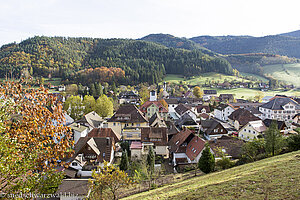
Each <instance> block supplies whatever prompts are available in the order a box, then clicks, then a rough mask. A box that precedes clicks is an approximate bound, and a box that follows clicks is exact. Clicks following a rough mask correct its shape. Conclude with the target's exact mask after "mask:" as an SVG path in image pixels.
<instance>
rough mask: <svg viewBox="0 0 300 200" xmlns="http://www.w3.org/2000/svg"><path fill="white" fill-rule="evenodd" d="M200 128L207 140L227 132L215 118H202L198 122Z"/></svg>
mask: <svg viewBox="0 0 300 200" xmlns="http://www.w3.org/2000/svg"><path fill="white" fill-rule="evenodd" d="M200 130H201V131H202V132H203V133H204V137H205V138H207V139H208V140H210V139H213V138H219V137H221V136H222V135H227V134H228V131H227V130H226V128H225V127H224V126H223V125H222V124H221V123H220V122H219V121H217V120H215V119H208V120H202V121H201V123H200Z"/></svg>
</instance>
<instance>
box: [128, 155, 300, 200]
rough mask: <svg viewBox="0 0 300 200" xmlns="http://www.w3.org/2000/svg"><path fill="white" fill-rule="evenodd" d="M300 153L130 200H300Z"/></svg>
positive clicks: (198, 178) (264, 161) (256, 163)
mask: <svg viewBox="0 0 300 200" xmlns="http://www.w3.org/2000/svg"><path fill="white" fill-rule="evenodd" d="M299 172H300V151H297V152H292V153H288V154H284V155H280V156H276V157H273V158H268V159H264V160H260V161H257V162H254V163H250V164H246V165H242V166H238V167H234V168H231V169H228V170H224V171H221V172H216V173H211V174H207V175H204V176H200V177H196V178H192V179H189V180H186V181H182V182H179V183H175V184H172V185H168V186H164V187H161V188H158V189H155V190H151V191H149V192H144V193H140V194H136V195H133V196H130V197H127V198H126V199H172V200H173V199H299V198H300V173H299Z"/></svg>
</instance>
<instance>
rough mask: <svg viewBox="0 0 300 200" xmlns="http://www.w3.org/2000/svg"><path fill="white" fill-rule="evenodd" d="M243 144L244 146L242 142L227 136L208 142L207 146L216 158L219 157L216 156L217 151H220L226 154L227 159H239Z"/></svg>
mask: <svg viewBox="0 0 300 200" xmlns="http://www.w3.org/2000/svg"><path fill="white" fill-rule="evenodd" d="M243 144H245V142H244V141H243V140H240V139H238V138H236V137H230V136H227V135H223V136H222V137H220V138H217V139H214V140H210V141H209V146H210V148H211V149H212V151H213V152H214V155H215V157H216V158H218V157H220V155H218V150H219V149H221V150H222V151H223V152H224V153H226V154H228V157H229V158H232V159H239V158H240V155H241V153H242V146H243Z"/></svg>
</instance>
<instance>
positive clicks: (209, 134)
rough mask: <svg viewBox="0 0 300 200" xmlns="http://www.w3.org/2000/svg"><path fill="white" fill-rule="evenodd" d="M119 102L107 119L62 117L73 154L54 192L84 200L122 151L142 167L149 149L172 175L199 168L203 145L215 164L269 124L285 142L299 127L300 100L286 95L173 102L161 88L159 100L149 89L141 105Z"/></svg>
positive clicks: (133, 98)
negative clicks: (95, 174)
mask: <svg viewBox="0 0 300 200" xmlns="http://www.w3.org/2000/svg"><path fill="white" fill-rule="evenodd" d="M118 103H119V104H120V106H119V108H118V109H117V110H116V111H115V112H114V113H113V115H112V117H108V118H102V117H100V116H99V115H98V114H97V113H96V112H95V111H91V112H89V113H85V114H84V115H83V117H82V118H81V119H79V120H74V119H72V118H71V117H70V116H68V115H67V114H66V115H65V116H66V125H67V126H68V127H70V128H71V130H72V133H73V140H74V150H75V153H74V155H73V157H72V158H69V159H68V160H67V163H68V166H67V167H65V168H62V169H61V171H64V172H65V174H66V177H65V179H64V180H63V181H62V184H61V185H60V186H59V188H58V191H57V193H76V194H80V196H81V197H82V198H84V197H87V196H88V194H89V190H90V188H89V182H88V180H89V179H90V178H92V171H93V170H95V169H97V167H98V166H101V165H103V162H104V161H106V162H108V163H109V164H114V165H119V164H120V160H121V157H122V154H123V152H124V147H125V149H126V150H127V151H126V152H127V153H128V155H127V156H128V157H129V160H130V161H131V162H141V161H142V160H143V159H144V158H145V157H146V156H147V154H148V152H149V149H150V148H153V150H154V152H155V169H158V170H160V169H163V170H164V173H165V174H168V173H169V174H174V173H175V174H176V173H182V172H185V171H188V169H190V168H191V166H193V165H195V164H197V163H198V161H199V159H200V157H201V155H202V152H203V150H204V148H205V146H206V144H208V145H209V148H210V150H211V152H212V153H213V154H214V156H215V159H216V160H218V159H220V158H219V156H220V155H219V154H220V152H219V151H220V150H221V151H222V152H223V153H224V155H226V157H227V158H229V159H230V160H232V161H234V160H235V161H236V160H239V159H240V156H241V151H242V146H243V144H245V143H247V142H249V141H252V140H254V139H259V138H264V132H265V131H266V130H267V129H268V128H269V127H270V125H271V123H272V122H276V124H277V126H278V129H279V130H280V133H281V135H282V136H283V137H288V136H290V135H294V134H297V132H296V131H295V129H296V128H299V127H300V98H299V97H287V96H284V95H275V96H265V97H263V98H262V99H261V101H260V102H250V101H247V100H244V99H235V98H234V95H232V94H220V95H218V94H217V92H216V90H204V91H203V96H202V98H197V97H196V96H195V95H194V94H193V91H191V90H190V91H188V92H186V93H185V94H183V95H182V96H181V97H172V96H170V95H169V93H168V92H167V86H166V84H164V86H163V90H161V94H160V95H158V94H157V91H156V90H150V94H149V99H148V100H147V101H145V102H143V103H141V97H140V96H139V94H138V92H137V91H134V90H130V91H124V92H121V93H120V94H119V95H118Z"/></svg>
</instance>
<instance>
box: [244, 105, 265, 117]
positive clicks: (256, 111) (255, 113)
mask: <svg viewBox="0 0 300 200" xmlns="http://www.w3.org/2000/svg"><path fill="white" fill-rule="evenodd" d="M246 109H247V110H249V111H250V112H251V113H252V114H254V115H261V114H262V112H260V111H259V109H258V107H249V108H246Z"/></svg>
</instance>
